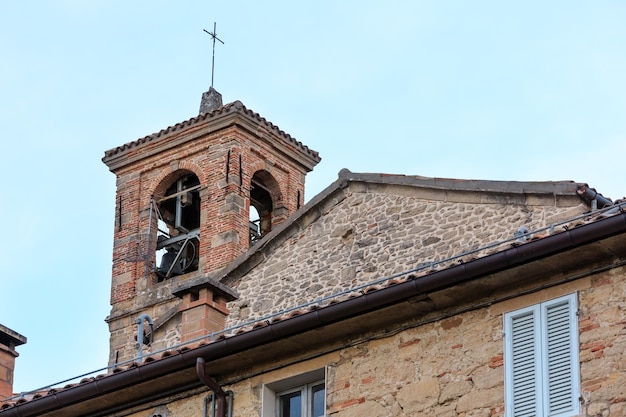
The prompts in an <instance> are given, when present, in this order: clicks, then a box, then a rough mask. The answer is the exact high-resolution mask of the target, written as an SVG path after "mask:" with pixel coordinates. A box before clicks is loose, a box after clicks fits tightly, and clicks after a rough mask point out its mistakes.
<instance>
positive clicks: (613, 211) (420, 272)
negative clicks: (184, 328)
mask: <svg viewBox="0 0 626 417" xmlns="http://www.w3.org/2000/svg"><path fill="white" fill-rule="evenodd" d="M617 204H618V205H617ZM625 209H626V201H619V200H618V202H616V206H614V207H612V208H609V209H608V210H607V209H603V210H601V211H596V212H591V213H587V214H586V215H584V216H582V217H579V218H576V219H572V220H571V221H569V222H564V223H562V224H560V225H558V226H552V227H549V228H545V230H540V231H537V232H533V233H532V238H531V239H528V240H526V241H524V242H520V241H518V240H514V241H512V242H509V241H503V242H500V243H501V245H500V246H498V247H497V248H494V249H493V251H492V250H489V251H484V250H483V252H481V253H483V255H482V256H488V255H490V254H494V253H497V252H499V251H501V250H503V248H506V247H507V246H516V247H518V246H522V245H524V244H527V243H528V242H531V241H537V240H541V239H545V238H546V237H549V236H552V235H554V234H558V233H562V232H563V231H567V230H568V229H570V228H575V227H581V226H584V225H586V224H589V223H594V222H596V221H599V220H602V219H605V218H607V217H611V216H614V215H617V214H620V213H624V212H625V211H626V210H625ZM557 229H561V232H559V231H557ZM498 248H499V249H498ZM478 251H480V249H478V250H477V252H478ZM457 258H458V259H457ZM478 258H480V256H479V257H478ZM457 260H462V258H459V257H455V258H454V262H451V263H450V262H447V263H446V262H445V261H444V262H439V263H436V264H434V263H433V264H429V265H426V266H425V267H422V268H418V269H416V270H414V271H408V272H406V273H404V274H401V275H399V276H394V277H391V278H387V279H381V280H377V281H375V282H373V283H371V284H366V285H364V286H361V287H359V288H358V289H355V290H353V291H349V292H346V293H342V294H339V295H338V296H337V297H334V298H330V299H326V300H323V301H321V302H319V303H315V304H310V305H308V306H306V307H303V308H295V309H291V310H287V311H285V312H279V313H277V314H275V315H273V316H271V317H269V318H262V319H259V320H257V321H255V322H251V323H247V324H244V325H242V326H240V327H238V328H236V329H227V330H226V331H225V332H223V333H220V335H219V336H218V337H217V338H215V340H223V339H227V338H229V337H233V336H236V335H239V334H242V333H247V332H250V331H252V330H255V329H258V328H261V327H266V326H268V325H269V324H272V323H276V322H280V321H284V320H288V319H290V318H294V317H297V316H300V315H302V314H306V313H307V312H310V311H313V310H317V309H320V308H324V306H329V305H333V304H337V303H340V302H342V301H346V300H348V299H353V298H357V297H360V296H364V295H367V294H370V293H372V292H375V291H379V290H381V289H384V288H388V287H391V286H394V285H398V284H401V283H404V282H407V281H410V280H416V279H419V278H420V277H423V276H426V275H428V274H431V273H433V272H435V270H436V269H437V270H441V269H446V268H448V267H452V266H455V265H457ZM442 264H445V265H447V266H446V267H443V268H441V267H440V265H442ZM210 343H211V341H210V340H209V339H203V340H201V341H199V342H198V341H196V342H191V343H188V344H185V345H183V346H180V345H178V346H174V347H171V348H168V349H166V350H164V351H162V352H156V353H153V354H149V355H146V356H144V357H143V358H142V362H141V363H138V362H135V361H132V362H130V363H128V364H124V365H121V366H117V367H114V368H113V369H111V371H110V372H111V373H118V372H122V371H125V370H128V369H132V368H136V367H140V366H143V365H144V364H147V363H151V362H155V361H158V360H160V359H164V358H167V357H170V356H173V355H177V354H180V353H183V352H187V351H190V350H193V349H195V348H198V347H200V346H205V345H208V344H210ZM107 375H110V374H99V375H97V376H95V377H87V378H83V379H81V380H80V382H79V383H74V384H67V385H65V386H64V387H63V388H48V389H47V390H46V389H44V390H40V391H36V392H34V393H29V394H26V395H24V396H21V397H18V398H16V397H14V398H11V399H8V400H5V401H3V402H2V403H1V404H0V411H1V410H6V409H9V408H12V407H14V406H17V405H20V404H23V403H26V402H28V401H31V400H33V399H36V398H41V397H44V396H47V395H53V394H55V393H58V392H59V391H62V390H65V389H69V388H72V387H75V386H77V385H80V384H85V383H89V382H92V381H94V380H96V379H100V378H105V377H106V376H107Z"/></svg>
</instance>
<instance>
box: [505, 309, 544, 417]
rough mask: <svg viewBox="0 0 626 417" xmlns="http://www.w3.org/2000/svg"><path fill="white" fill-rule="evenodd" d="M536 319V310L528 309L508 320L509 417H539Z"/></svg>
mask: <svg viewBox="0 0 626 417" xmlns="http://www.w3.org/2000/svg"><path fill="white" fill-rule="evenodd" d="M538 316H539V309H538V308H536V307H531V308H527V309H524V310H521V311H519V312H518V313H517V314H515V315H510V316H509V317H508V320H507V324H508V326H507V327H508V329H507V331H506V334H507V339H508V349H507V350H508V353H509V355H508V359H507V361H508V362H507V365H508V371H509V372H508V374H509V375H508V378H507V379H508V381H507V388H508V390H507V391H508V392H507V400H508V401H509V402H508V404H509V410H510V411H509V415H510V416H511V417H539V416H540V414H539V412H540V410H539V409H538V401H537V394H538V393H541V389H540V384H541V380H540V379H539V372H540V366H539V365H540V362H539V355H540V352H541V351H540V349H539V345H538V343H537V342H538V337H537V336H538V335H539V317H538Z"/></svg>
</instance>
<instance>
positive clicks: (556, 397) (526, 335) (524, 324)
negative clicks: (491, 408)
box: [504, 294, 580, 417]
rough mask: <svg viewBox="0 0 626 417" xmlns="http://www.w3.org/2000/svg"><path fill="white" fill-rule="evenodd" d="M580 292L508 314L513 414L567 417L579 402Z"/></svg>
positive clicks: (507, 354) (506, 326) (507, 358)
mask: <svg viewBox="0 0 626 417" xmlns="http://www.w3.org/2000/svg"><path fill="white" fill-rule="evenodd" d="M576 311H577V306H576V295H575V294H571V295H568V296H565V297H561V298H557V299H555V300H551V301H547V302H544V303H541V304H537V305H534V306H531V307H527V308H524V309H521V310H517V311H514V312H511V313H507V314H505V316H504V331H505V351H504V360H505V390H506V397H505V401H506V409H507V413H506V415H507V417H567V416H573V415H575V414H577V413H579V412H580V403H579V401H578V396H579V394H578V393H579V391H578V385H579V382H580V381H579V373H578V368H579V364H578V324H577V317H576Z"/></svg>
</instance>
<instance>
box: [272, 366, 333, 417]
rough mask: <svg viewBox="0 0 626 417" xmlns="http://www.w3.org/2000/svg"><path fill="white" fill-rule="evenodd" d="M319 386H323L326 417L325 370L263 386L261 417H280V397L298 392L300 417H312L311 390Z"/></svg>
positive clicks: (317, 370)
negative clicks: (299, 396)
mask: <svg viewBox="0 0 626 417" xmlns="http://www.w3.org/2000/svg"><path fill="white" fill-rule="evenodd" d="M320 384H323V386H324V414H323V415H324V416H325V415H326V388H327V384H326V370H325V369H324V368H322V369H316V370H313V371H310V372H306V373H303V374H299V375H295V376H292V377H289V378H285V379H282V380H279V381H275V382H272V383H268V384H263V389H262V406H261V409H262V412H261V416H262V417H280V415H281V414H280V413H281V407H280V406H281V403H280V401H281V396H284V395H287V394H290V393H294V392H300V393H301V396H302V398H303V401H302V402H301V404H302V411H303V412H304V414H303V415H302V417H310V416H311V415H312V412H313V409H312V400H313V389H314V388H315V387H317V386H319V385H320Z"/></svg>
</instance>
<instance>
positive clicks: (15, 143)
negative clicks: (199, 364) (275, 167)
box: [0, 0, 626, 391]
mask: <svg viewBox="0 0 626 417" xmlns="http://www.w3.org/2000/svg"><path fill="white" fill-rule="evenodd" d="M214 21H216V22H217V32H218V36H219V37H220V38H221V39H222V40H223V41H224V42H225V44H224V45H221V44H218V45H217V46H216V63H215V68H216V71H215V88H216V89H217V90H218V91H220V92H221V93H222V95H223V97H224V101H225V102H230V101H234V100H241V101H242V102H243V103H244V104H245V105H246V106H247V107H248V108H250V109H252V110H254V111H256V112H258V113H260V114H261V115H262V116H264V117H266V118H267V119H268V120H270V121H272V122H273V123H275V124H276V125H278V126H279V127H280V128H281V129H283V130H285V131H286V132H288V133H290V134H291V135H292V136H294V137H295V138H297V139H298V140H300V141H302V142H303V143H305V144H306V145H308V146H309V147H311V148H312V149H315V150H317V151H319V152H320V155H321V156H322V162H321V163H320V164H319V165H318V167H316V169H315V170H314V171H313V173H311V174H310V175H309V177H308V179H307V198H308V199H309V198H311V197H312V196H313V195H315V194H316V193H317V192H319V191H321V190H322V189H323V188H324V187H325V186H327V185H328V184H329V183H331V182H332V181H334V180H335V179H336V178H337V173H338V172H339V170H340V169H341V168H344V167H345V168H349V169H350V170H352V171H354V172H386V173H398V174H412V175H423V176H434V177H451V178H466V179H494V180H519V181H531V180H532V181H535V180H536V181H545V180H574V181H578V182H586V183H589V185H590V186H592V187H595V188H597V190H598V191H599V192H601V193H602V194H604V195H605V196H607V197H610V198H612V199H617V198H620V197H623V196H624V195H626V184H624V174H623V170H622V166H623V158H624V154H625V153H626V125H625V123H624V114H626V77H625V74H626V48H624V45H625V44H626V25H624V21H626V3H624V2H623V1H621V0H620V1H598V2H586V1H577V0H574V1H551V2H540V1H527V2H516V3H515V2H501V1H474V2H467V1H457V0H451V1H445V2H444V1H420V0H415V1H408V0H407V1H388V2H384V5H383V2H380V1H377V2H374V1H343V2H334V1H333V2H331V1H324V0H322V1H316V2H306V1H303V2H293V1H284V2H278V1H266V2H258V1H239V2H226V1H220V2H216V1H181V2H171V1H158V0H152V1H144V0H136V1H132V2H127V1H118V0H107V1H104V0H92V1H87V0H47V1H44V0H41V1H28V0H23V1H20V2H3V3H2V5H0V57H1V61H0V94H1V98H2V100H1V101H0V140H2V152H1V154H0V175H1V177H2V178H4V181H3V191H4V192H3V193H2V195H3V197H2V200H1V201H2V204H0V215H1V218H2V219H4V227H3V228H2V230H3V232H4V233H3V235H4V239H3V240H2V243H1V244H0V265H3V267H4V268H3V271H2V272H1V273H0V284H1V286H0V291H1V294H2V302H1V303H0V323H1V324H3V325H5V326H7V327H9V328H11V329H13V330H15V331H17V332H19V333H21V334H23V335H25V336H27V337H28V343H27V344H26V345H24V346H21V347H20V348H18V351H19V352H20V354H21V356H20V357H19V358H18V360H17V367H16V374H15V386H14V388H15V390H16V391H26V390H30V389H35V388H38V387H41V386H44V385H48V384H51V383H55V382H57V381H61V380H64V379H66V378H70V377H73V376H76V375H79V374H82V373H85V372H88V371H92V370H95V369H98V368H102V367H104V366H105V365H106V361H107V352H108V329H107V326H106V324H105V322H104V318H105V317H106V316H107V314H108V312H109V309H110V306H109V284H110V267H111V253H112V235H113V221H114V205H115V199H114V193H115V178H114V176H113V174H111V173H110V172H108V171H107V168H106V166H105V165H104V164H102V162H101V161H100V159H101V158H102V156H103V154H104V151H105V150H107V149H110V148H113V147H115V146H118V145H121V144H123V143H126V142H129V141H133V140H135V139H137V138H140V137H143V136H145V135H148V134H151V133H153V132H156V131H159V130H161V129H162V128H165V127H167V126H170V125H173V124H175V123H177V122H180V121H183V120H187V119H189V118H190V117H193V116H195V115H197V113H198V107H199V104H200V97H201V95H202V92H203V91H206V90H207V89H208V87H209V86H210V83H211V39H210V37H209V36H208V35H207V34H206V33H204V32H203V31H202V29H208V30H212V28H213V22H214Z"/></svg>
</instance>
